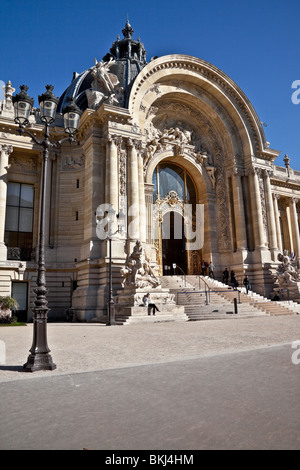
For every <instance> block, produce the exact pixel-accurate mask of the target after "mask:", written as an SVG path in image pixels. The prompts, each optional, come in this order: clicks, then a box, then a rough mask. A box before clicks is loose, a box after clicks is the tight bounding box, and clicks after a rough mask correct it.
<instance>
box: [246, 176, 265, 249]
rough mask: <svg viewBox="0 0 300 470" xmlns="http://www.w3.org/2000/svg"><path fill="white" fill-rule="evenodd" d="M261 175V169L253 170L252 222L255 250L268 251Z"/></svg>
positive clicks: (251, 189)
mask: <svg viewBox="0 0 300 470" xmlns="http://www.w3.org/2000/svg"><path fill="white" fill-rule="evenodd" d="M259 174H260V169H259V168H253V169H252V171H251V182H252V184H251V188H250V191H251V194H250V197H251V203H252V204H251V206H252V220H253V226H254V236H255V248H256V249H258V250H266V248H267V247H266V244H265V241H266V237H265V229H264V223H263V217H262V204H261V196H260V188H259V181H258V177H259Z"/></svg>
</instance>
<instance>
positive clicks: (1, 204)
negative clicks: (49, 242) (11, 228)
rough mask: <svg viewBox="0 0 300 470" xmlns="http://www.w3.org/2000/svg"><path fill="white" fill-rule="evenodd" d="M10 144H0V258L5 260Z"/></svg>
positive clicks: (11, 148)
mask: <svg viewBox="0 0 300 470" xmlns="http://www.w3.org/2000/svg"><path fill="white" fill-rule="evenodd" d="M12 151H13V147H12V146H11V145H6V144H0V260H6V258H7V248H6V246H5V243H4V228H5V212H6V193H7V170H8V158H9V155H10V154H11V153H12Z"/></svg>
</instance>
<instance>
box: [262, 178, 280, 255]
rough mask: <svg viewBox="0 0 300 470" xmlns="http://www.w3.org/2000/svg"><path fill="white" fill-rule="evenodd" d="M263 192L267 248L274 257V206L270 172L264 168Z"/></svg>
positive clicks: (275, 246) (275, 238)
mask: <svg viewBox="0 0 300 470" xmlns="http://www.w3.org/2000/svg"><path fill="white" fill-rule="evenodd" d="M264 176H265V194H266V208H267V218H268V228H269V249H270V250H271V252H272V255H273V259H274V252H275V251H276V250H277V249H278V246H277V236H276V224H275V217H274V207H273V201H272V193H271V183H270V172H269V171H268V170H265V172H264Z"/></svg>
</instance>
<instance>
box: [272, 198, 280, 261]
mask: <svg viewBox="0 0 300 470" xmlns="http://www.w3.org/2000/svg"><path fill="white" fill-rule="evenodd" d="M279 198H280V195H279V194H275V193H273V205H274V215H275V224H276V232H277V247H278V250H279V251H280V253H282V240H281V229H280V218H279V210H278V199H279Z"/></svg>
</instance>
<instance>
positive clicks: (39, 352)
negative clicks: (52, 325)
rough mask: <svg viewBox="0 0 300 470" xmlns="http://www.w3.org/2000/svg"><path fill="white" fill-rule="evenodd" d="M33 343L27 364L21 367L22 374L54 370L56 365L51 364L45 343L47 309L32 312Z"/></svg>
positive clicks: (36, 309)
mask: <svg viewBox="0 0 300 470" xmlns="http://www.w3.org/2000/svg"><path fill="white" fill-rule="evenodd" d="M33 313H34V318H33V342H32V346H31V348H30V350H29V352H30V354H29V356H28V358H27V362H26V363H25V364H24V365H23V369H24V372H35V371H37V370H54V369H56V365H55V364H54V363H53V362H52V357H51V356H50V354H49V352H50V349H49V347H48V343H47V313H48V308H47V307H43V308H42V307H41V308H35V309H34V310H33Z"/></svg>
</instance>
